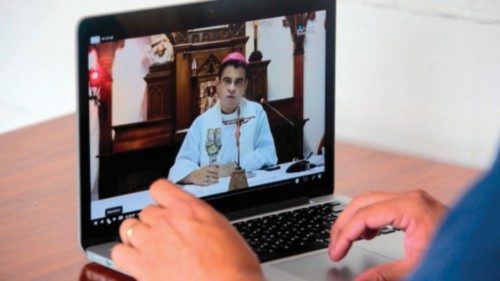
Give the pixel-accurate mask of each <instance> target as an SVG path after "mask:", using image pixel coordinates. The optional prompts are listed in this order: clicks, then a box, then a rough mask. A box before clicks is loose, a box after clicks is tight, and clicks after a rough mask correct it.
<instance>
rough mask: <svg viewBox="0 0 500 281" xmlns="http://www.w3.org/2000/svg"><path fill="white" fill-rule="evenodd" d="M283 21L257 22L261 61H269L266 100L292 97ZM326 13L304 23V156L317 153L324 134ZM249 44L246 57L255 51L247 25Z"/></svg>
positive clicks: (289, 50)
mask: <svg viewBox="0 0 500 281" xmlns="http://www.w3.org/2000/svg"><path fill="white" fill-rule="evenodd" d="M283 19H284V17H277V18H272V19H264V20H259V21H258V24H259V29H258V39H259V40H258V47H259V50H260V51H261V52H262V55H263V58H262V59H263V60H268V59H270V60H271V63H270V64H269V67H268V99H269V100H271V101H273V100H279V99H285V98H291V97H293V46H294V43H293V40H292V36H291V33H290V28H289V27H284V26H283ZM324 22H325V13H324V12H319V13H316V19H315V20H313V21H310V22H308V23H307V33H306V40H305V42H304V118H309V119H310V120H309V122H308V123H306V125H305V127H304V153H305V154H308V152H309V151H313V152H316V151H317V149H318V146H319V143H320V141H321V137H322V136H323V134H324V129H323V128H324V127H325V121H324V104H325V97H324V92H325V87H324V86H325V85H324V84H325V79H324V75H323V73H324V72H322V71H318V70H320V69H323V70H324V69H325V47H324V46H325V28H324ZM246 33H247V36H249V37H250V38H249V40H248V43H247V46H246V52H247V57H248V56H250V54H251V53H252V51H253V49H254V44H253V38H254V37H253V25H252V23H251V22H248V23H247V24H246Z"/></svg>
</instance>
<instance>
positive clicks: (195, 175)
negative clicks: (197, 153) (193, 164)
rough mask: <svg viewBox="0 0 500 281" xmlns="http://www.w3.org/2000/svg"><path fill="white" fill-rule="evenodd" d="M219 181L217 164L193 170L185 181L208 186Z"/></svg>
mask: <svg viewBox="0 0 500 281" xmlns="http://www.w3.org/2000/svg"><path fill="white" fill-rule="evenodd" d="M218 182H219V168H217V166H210V165H209V166H203V167H201V168H199V169H198V170H194V171H192V172H191V173H190V174H189V175H188V176H187V177H186V178H185V179H184V180H183V183H188V184H195V185H200V186H208V185H212V184H215V183H218Z"/></svg>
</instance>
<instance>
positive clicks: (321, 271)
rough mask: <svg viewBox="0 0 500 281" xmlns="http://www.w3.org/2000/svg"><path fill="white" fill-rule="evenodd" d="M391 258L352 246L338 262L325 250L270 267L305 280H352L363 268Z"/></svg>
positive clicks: (385, 261) (388, 260) (386, 261)
mask: <svg viewBox="0 0 500 281" xmlns="http://www.w3.org/2000/svg"><path fill="white" fill-rule="evenodd" d="M390 261H391V260H390V259H388V258H386V257H383V256H380V255H377V254H375V253H373V252H370V251H368V250H365V249H362V248H358V247H356V246H353V247H352V248H351V250H350V251H349V254H348V255H347V256H346V257H344V259H342V260H341V261H340V262H333V261H332V260H330V257H329V256H328V254H327V252H326V251H324V252H321V253H318V254H313V255H310V256H306V257H302V258H297V259H294V260H289V261H284V262H282V263H277V264H273V265H271V267H274V268H277V269H279V270H282V271H285V272H287V273H290V274H292V275H295V276H298V277H300V278H304V279H306V280H352V279H354V277H356V276H357V275H359V274H360V273H362V272H364V271H365V270H367V269H369V268H371V267H373V266H375V265H378V264H382V263H388V262H390Z"/></svg>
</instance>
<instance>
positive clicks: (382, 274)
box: [354, 261, 412, 281]
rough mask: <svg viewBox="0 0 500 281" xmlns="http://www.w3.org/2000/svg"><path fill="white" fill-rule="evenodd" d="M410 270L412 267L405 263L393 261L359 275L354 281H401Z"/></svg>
mask: <svg viewBox="0 0 500 281" xmlns="http://www.w3.org/2000/svg"><path fill="white" fill-rule="evenodd" d="M411 270H412V266H410V265H409V263H408V262H405V261H395V262H391V263H388V264H383V265H379V266H377V267H374V268H371V269H369V270H367V271H365V272H363V273H362V274H360V275H359V276H358V277H356V279H354V280H355V281H369V280H403V279H404V278H405V277H406V276H407V275H408V273H410V271H411Z"/></svg>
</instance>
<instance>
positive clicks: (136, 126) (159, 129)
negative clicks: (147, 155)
mask: <svg viewBox="0 0 500 281" xmlns="http://www.w3.org/2000/svg"><path fill="white" fill-rule="evenodd" d="M113 130H114V131H115V139H114V142H113V152H119V151H124V150H131V149H137V148H146V147H151V146H159V145H167V144H170V143H172V142H173V135H174V124H173V120H172V118H161V119H156V120H149V121H144V122H137V123H131V124H126V125H118V126H114V127H113Z"/></svg>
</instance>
